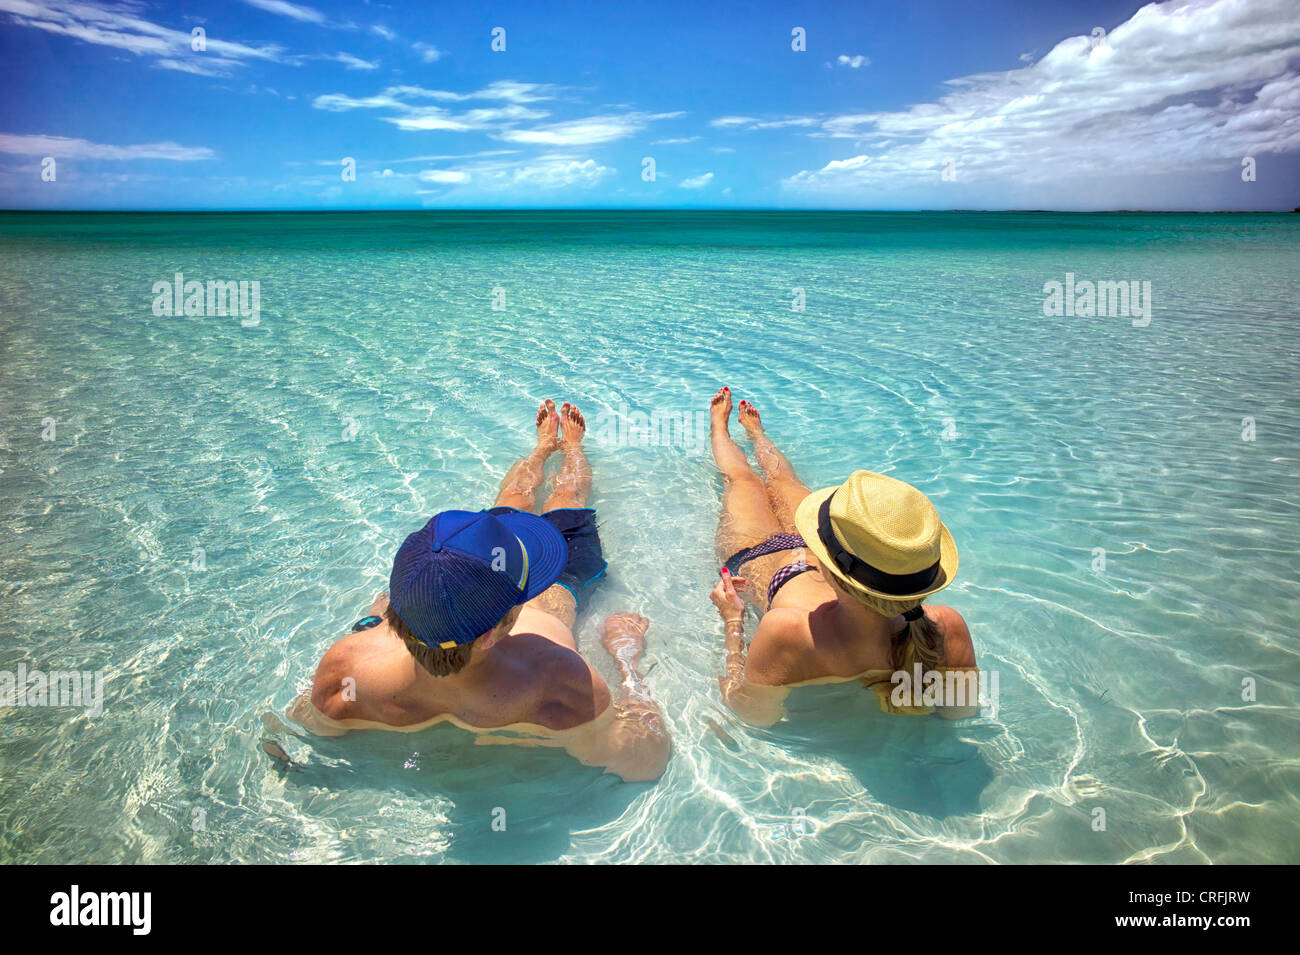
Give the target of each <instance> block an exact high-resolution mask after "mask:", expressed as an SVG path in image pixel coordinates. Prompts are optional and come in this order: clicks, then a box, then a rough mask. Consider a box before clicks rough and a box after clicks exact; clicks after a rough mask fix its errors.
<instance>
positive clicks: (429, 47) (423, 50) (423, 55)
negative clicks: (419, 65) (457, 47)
mask: <svg viewBox="0 0 1300 955" xmlns="http://www.w3.org/2000/svg"><path fill="white" fill-rule="evenodd" d="M411 46H412V47H413V48H414V49H415V52H416V53H418V54H420V59H422V60H424V62H426V63H436V62H437V61H438V60H440V59H441V58H442V50H440V49H438V48H437V47H436V46H434V45H433V44H432V43H412V44H411Z"/></svg>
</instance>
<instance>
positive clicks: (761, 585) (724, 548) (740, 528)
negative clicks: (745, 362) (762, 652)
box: [709, 388, 781, 603]
mask: <svg viewBox="0 0 1300 955" xmlns="http://www.w3.org/2000/svg"><path fill="white" fill-rule="evenodd" d="M709 416H710V427H709V434H710V439H711V441H712V444H713V457H714V460H716V461H717V463H718V468H719V470H721V471H722V517H721V519H720V520H719V522H718V559H719V560H720V561H725V560H726V559H727V558H729V557H730V556H731V555H732V554H734V553H736V552H737V551H740V550H743V549H744V548H746V547H753V546H754V545H755V544H760V543H762V542H763V541H765V540H767V539H768V538H769V537H771V536H772V535H773V534H779V533H781V525H780V523H779V522H778V521H777V519H776V515H775V514H773V513H772V507H771V505H770V504H769V503H768V499H767V492H766V490H764V488H763V481H762V479H761V478H760V477H759V476H758V475H757V474H755V473H754V470H753V468H751V467H750V466H749V461H748V460H747V459H746V458H745V452H744V451H742V450H741V449H740V446H739V445H738V444H736V442H735V441H733V440H732V438H731V434H730V432H729V431H728V426H729V423H730V417H731V389H729V388H723V389H722V390H721V391H719V392H718V393H717V394H716V395H714V396H713V402H712V405H711V407H710V409H709ZM776 563H777V561H776V558H775V557H774V556H767V557H760V558H758V559H757V560H753V561H750V562H749V563H748V564H747V565H746V566H745V570H744V571H742V573H743V575H744V576H745V577H746V578H747V579H748V580H749V584H750V595H751V596H752V597H754V598H755V599H758V598H759V595H763V598H764V599H762V600H760V603H765V602H766V600H765V597H766V594H767V582H768V580H770V579H771V577H772V573H773V571H775V569H776Z"/></svg>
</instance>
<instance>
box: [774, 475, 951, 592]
mask: <svg viewBox="0 0 1300 955" xmlns="http://www.w3.org/2000/svg"><path fill="white" fill-rule="evenodd" d="M794 523H795V527H796V528H798V530H799V533H800V534H802V535H803V539H804V542H805V543H806V544H807V546H808V549H809V550H810V551H812V552H813V554H814V555H815V556H816V558H817V560H818V561H819V562H820V563H821V565H822V567H823V568H825V569H826V571H827V573H830V574H834V576H835V579H836V581H837V582H838V583H839V584H841V585H842V586H843V587H844V588H846V589H847V590H850V591H854V590H856V591H858V592H860V593H866V594H871V595H872V596H875V597H884V598H885V599H887V600H910V599H913V598H916V599H919V598H921V597H925V596H927V595H929V594H933V593H938V592H939V591H940V590H943V588H945V587H947V586H948V585H949V584H950V583H952V581H953V578H954V577H955V576H956V575H957V545H956V544H955V543H953V539H952V535H951V534H950V533H948V528H946V527H944V526H943V522H942V521H940V520H939V513H938V512H937V511H936V510H935V509H934V505H933V504H931V503H930V499H929V498H928V497H926V496H925V495H924V494H922V493H921V492H920V491H918V490H917V489H916V488H914V487H912V485H910V484H905V483H904V482H902V481H898V480H895V479H894V478H891V477H886V476H885V475H883V474H876V473H874V472H872V471H854V472H853V473H852V474H851V475H849V479H848V480H847V481H845V482H844V483H843V484H841V485H840V486H839V487H828V488H824V489H822V490H820V491H813V492H812V493H811V494H809V495H808V496H807V497H806V498H804V499H803V501H802V502H800V504H799V508H798V510H797V511H796V512H795V516H794Z"/></svg>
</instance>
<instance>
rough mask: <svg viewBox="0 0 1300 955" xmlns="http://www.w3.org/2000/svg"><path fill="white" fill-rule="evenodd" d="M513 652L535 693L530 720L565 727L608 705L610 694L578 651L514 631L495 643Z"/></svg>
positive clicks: (568, 727) (583, 719)
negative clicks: (534, 712)
mask: <svg viewBox="0 0 1300 955" xmlns="http://www.w3.org/2000/svg"><path fill="white" fill-rule="evenodd" d="M507 648H509V649H510V650H512V651H514V653H513V661H512V662H513V664H514V665H515V666H516V667H523V668H525V669H526V671H527V672H526V673H524V674H523V676H524V677H525V678H526V679H527V680H528V681H529V682H530V683H531V684H532V685H533V687H534V688H535V692H536V700H537V715H536V719H534V720H532V722H536V723H539V724H540V725H542V726H545V727H547V728H549V729H555V730H566V729H572V728H573V727H575V726H581V725H582V724H583V723H588V722H590V721H591V720H594V719H595V718H596V717H597V716H599V715H600V714H601V713H603V712H604V711H605V710H606V709H608V708H609V705H610V702H611V699H612V697H611V696H610V692H609V687H608V686H607V685H606V683H605V681H604V680H603V679H601V677H600V674H598V673H596V671H595V670H593V669H592V668H591V665H590V664H589V663H587V661H586V660H585V659H584V658H583V657H582V655H581V654H579V653H576V652H575V651H573V650H570V649H569V648H568V647H563V646H560V645H559V644H558V643H555V642H554V641H551V640H548V639H547V638H546V637H543V636H539V635H537V634H513V635H511V636H510V637H508V638H507V639H506V640H505V641H503V642H502V643H501V644H499V645H498V647H497V648H496V649H495V650H494V652H497V651H500V650H502V649H507Z"/></svg>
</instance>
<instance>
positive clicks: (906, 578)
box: [709, 388, 977, 725]
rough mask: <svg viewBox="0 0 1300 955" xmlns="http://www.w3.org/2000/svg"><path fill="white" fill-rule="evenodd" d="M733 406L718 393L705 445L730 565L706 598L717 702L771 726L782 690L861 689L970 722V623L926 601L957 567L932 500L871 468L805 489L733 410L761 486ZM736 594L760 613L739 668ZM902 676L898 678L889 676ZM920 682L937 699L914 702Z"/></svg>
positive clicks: (726, 391) (893, 707)
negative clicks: (723, 661) (858, 684)
mask: <svg viewBox="0 0 1300 955" xmlns="http://www.w3.org/2000/svg"><path fill="white" fill-rule="evenodd" d="M731 410H732V403H731V389H730V388H723V389H722V390H721V391H719V392H718V393H717V394H716V395H715V396H714V398H713V403H712V408H711V411H710V414H711V428H710V436H711V440H712V444H713V456H714V458H715V459H716V460H717V463H718V467H719V468H720V469H721V470H722V475H723V492H722V520H721V522H720V525H719V527H718V552H719V555H720V557H724V558H726V566H724V567H723V568H722V579H721V581H720V582H719V583H718V585H717V587H715V588H714V589H713V592H712V593H711V594H710V595H709V596H710V599H712V601H713V603H714V606H716V607H717V608H718V612H719V614H721V616H722V620H723V624H724V626H725V628H726V650H727V667H726V672H725V673H724V674H723V675H722V677H721V678H720V682H721V687H722V696H723V699H724V700H725V701H726V702H727V705H728V706H729V707H731V709H732V710H734V711H735V712H736V713H737V715H739V716H740V717H741V718H742V719H745V720H746V721H747V722H750V723H755V724H757V725H771V724H772V723H774V722H776V721H777V720H778V719H780V716H781V713H782V707H781V701H782V700H784V698H785V697H786V696H787V695H788V694H789V692H790V689H791V688H793V687H796V686H806V685H812V684H820V683H845V682H848V681H850V680H860V681H862V683H863V685H864V686H869V687H873V688H874V689H875V692H876V694H877V697H878V699H879V701H880V704H881V708H882V709H885V710H888V711H889V712H894V713H918V712H919V713H929V712H937V713H938V714H939V715H941V716H944V717H947V718H949V719H959V718H961V717H965V716H971V715H973V714H974V713H975V712H976V711H977V706H976V705H975V704H976V699H975V697H974V695H972V694H970V693H969V692H967V691H968V690H969V688H970V687H971V685H972V684H973V683H974V682H975V681H974V679H973V675H974V674H975V673H976V670H975V648H974V646H973V645H972V643H971V638H970V631H969V630H968V629H967V627H966V621H964V620H963V619H962V617H961V614H959V613H957V611H955V610H953V609H952V608H951V607H936V606H929V605H924V606H923V602H924V601H925V599H926V598H927V597H929V596H931V595H933V594H935V593H938V592H939V591H940V590H942V589H943V588H944V587H947V586H948V584H950V583H952V579H953V576H954V575H955V574H956V572H957V548H956V546H955V545H954V543H953V540H952V536H951V535H950V534H949V533H948V529H947V528H946V527H944V526H943V524H942V523H941V522H940V521H939V515H938V514H937V513H936V512H935V509H934V505H933V504H931V503H930V500H929V499H928V498H927V497H926V496H925V495H924V494H922V493H921V492H920V491H918V490H917V489H916V488H914V487H912V486H911V485H909V484H904V483H903V482H902V481H897V480H895V479H893V478H890V477H886V476H884V475H882V474H874V473H872V472H870V471H856V472H854V473H853V475H852V476H850V477H849V479H848V480H847V481H845V482H844V484H843V485H841V486H839V487H832V488H826V489H824V490H821V491H817V492H816V493H812V492H810V491H809V490H808V488H807V486H805V485H804V484H803V482H802V481H800V480H799V478H798V477H797V476H796V475H795V473H794V468H793V467H792V466H791V464H790V462H789V461H788V460H787V459H786V457H785V455H783V454H782V453H781V452H780V451H778V450H777V448H776V446H775V445H774V444H773V443H772V442H771V440H770V439H769V438H768V437H767V435H766V434H764V433H763V426H762V421H761V420H760V418H759V414H758V410H757V409H756V408H755V407H754V406H753V405H752V404H750V403H748V402H745V401H742V402H741V403H740V409H739V413H738V419H739V421H740V423H741V425H742V426H743V427H744V429H745V431H746V432H747V433H748V435H749V437H750V440H751V441H753V444H754V456H755V458H756V459H757V461H758V464H759V467H760V468H761V469H762V471H763V477H762V478H760V477H759V476H758V475H757V474H756V473H755V472H754V470H753V469H752V468H751V467H750V466H749V461H748V460H747V459H746V457H745V453H744V451H742V450H741V449H740V447H739V445H737V444H736V442H735V441H734V440H732V437H731V434H730V430H729V428H730V422H731ZM742 569H743V570H744V575H743V576H738V574H739V573H740V571H741V570H742ZM742 594H743V595H744V597H746V598H748V599H749V600H750V602H752V603H753V604H755V605H756V606H757V607H758V609H759V610H761V611H764V613H763V617H762V619H761V620H760V622H759V624H758V629H757V630H756V631H755V633H754V639H753V641H752V643H751V644H750V647H749V655H748V659H746V655H745V625H744V608H745V600H744V599H742ZM918 665H919V669H918ZM899 671H902V672H903V673H905V674H906V681H903V680H899V681H895V680H894V675H895V674H896V673H898V672H899ZM930 673H938V674H940V675H941V676H940V681H941V683H940V692H939V693H938V694H937V696H936V695H935V694H933V693H932V694H930V695H929V696H927V697H926V698H925V703H927V704H929V703H933V704H934V705H917V704H919V703H921V687H920V686H917V687H915V690H914V691H913V689H912V685H913V683H914V681H915V677H916V675H918V674H930ZM949 673H952V674H953V676H948V677H947V679H946V682H947V684H948V686H947V692H944V689H945V688H944V685H943V680H944V676H945V675H947V674H949ZM956 674H962V675H963V677H964V679H961V680H957V679H955V675H956ZM954 689H956V690H957V691H958V692H954ZM913 692H915V694H916V696H915V697H913V695H912V693H913ZM958 703H961V704H964V705H957V704H958Z"/></svg>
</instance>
